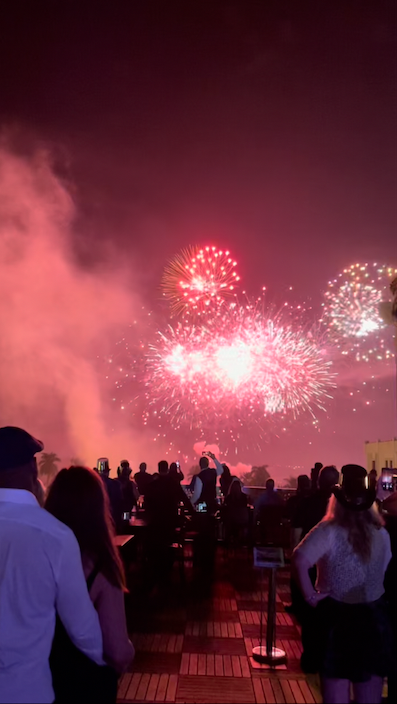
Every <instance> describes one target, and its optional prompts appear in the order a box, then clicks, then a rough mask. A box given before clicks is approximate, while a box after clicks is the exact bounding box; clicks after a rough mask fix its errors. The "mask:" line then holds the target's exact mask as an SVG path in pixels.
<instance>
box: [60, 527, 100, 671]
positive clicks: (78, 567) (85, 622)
mask: <svg viewBox="0 0 397 704" xmlns="http://www.w3.org/2000/svg"><path fill="white" fill-rule="evenodd" d="M56 581H57V596H56V610H57V613H58V616H59V618H60V619H61V621H62V623H63V625H64V627H65V629H66V632H67V634H68V636H69V638H70V639H71V641H72V642H73V643H74V645H75V646H76V648H78V649H79V650H81V651H82V652H83V653H85V655H87V656H88V657H89V658H91V660H94V662H96V663H97V664H98V665H104V664H105V663H104V661H103V657H102V655H103V646H102V632H101V627H100V625H99V619H98V614H97V612H96V611H95V608H94V606H93V604H92V601H91V599H90V596H89V594H88V590H87V585H86V581H85V578H84V573H83V567H82V564H81V555H80V548H79V546H78V543H77V540H76V538H75V537H74V535H73V533H72V532H70V534H67V535H66V536H65V539H64V542H63V546H62V554H61V556H60V564H59V572H58V575H57V576H56Z"/></svg>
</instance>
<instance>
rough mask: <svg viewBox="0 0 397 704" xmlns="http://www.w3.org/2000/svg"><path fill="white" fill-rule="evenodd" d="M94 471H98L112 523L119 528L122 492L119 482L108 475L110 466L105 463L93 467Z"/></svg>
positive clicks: (121, 513)
mask: <svg viewBox="0 0 397 704" xmlns="http://www.w3.org/2000/svg"><path fill="white" fill-rule="evenodd" d="M94 471H95V472H98V474H99V476H100V478H101V479H102V481H103V483H104V485H105V488H106V491H107V494H108V497H109V502H110V512H111V514H112V518H113V523H114V525H115V527H116V530H120V528H121V523H122V515H123V494H122V491H121V486H120V483H119V482H118V481H117V480H116V479H111V478H110V477H109V473H110V468H109V465H106V466H105V467H104V468H102V469H99V470H98V469H96V468H94Z"/></svg>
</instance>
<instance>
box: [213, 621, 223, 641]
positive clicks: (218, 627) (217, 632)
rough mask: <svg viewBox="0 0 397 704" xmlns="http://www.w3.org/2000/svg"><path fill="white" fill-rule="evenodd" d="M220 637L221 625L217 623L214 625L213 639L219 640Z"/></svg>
mask: <svg viewBox="0 0 397 704" xmlns="http://www.w3.org/2000/svg"><path fill="white" fill-rule="evenodd" d="M221 636H222V630H221V624H220V623H219V621H215V623H214V638H220V637H221Z"/></svg>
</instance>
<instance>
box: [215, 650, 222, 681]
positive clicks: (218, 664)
mask: <svg viewBox="0 0 397 704" xmlns="http://www.w3.org/2000/svg"><path fill="white" fill-rule="evenodd" d="M215 674H216V676H217V677H223V660H222V655H217V654H216V655H215Z"/></svg>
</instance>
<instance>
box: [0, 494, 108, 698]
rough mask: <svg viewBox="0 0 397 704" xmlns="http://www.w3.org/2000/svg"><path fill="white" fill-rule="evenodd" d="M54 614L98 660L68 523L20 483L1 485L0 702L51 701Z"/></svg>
mask: <svg viewBox="0 0 397 704" xmlns="http://www.w3.org/2000/svg"><path fill="white" fill-rule="evenodd" d="M56 613H58V614H59V616H60V618H61V620H62V622H63V625H64V626H65V628H66V631H67V632H68V634H69V636H70V638H71V640H72V641H73V643H74V644H75V645H76V646H77V647H78V648H79V649H80V650H82V651H83V652H84V653H85V654H86V655H88V656H89V657H90V658H92V660H94V661H95V662H97V663H98V664H99V665H102V664H103V660H102V634H101V630H100V626H99V621H98V616H97V613H96V611H95V609H94V607H93V605H92V603H91V600H90V597H89V594H88V591H87V587H86V582H85V578H84V573H83V568H82V564H81V557H80V549H79V546H78V544H77V541H76V538H75V536H74V535H73V533H72V531H71V530H70V529H69V528H68V527H67V526H65V525H64V524H63V523H61V522H60V521H58V520H57V519H56V518H54V516H52V515H51V514H50V513H48V512H47V511H45V510H44V509H42V508H40V506H39V505H38V503H37V501H36V499H35V497H34V496H33V494H31V493H30V492H29V491H24V490H22V489H0V702H1V703H7V704H11V703H12V704H14V703H20V702H23V704H35V703H37V702H43V703H47V702H48V703H49V702H53V701H54V691H53V688H52V680H51V671H50V667H49V662H48V659H49V655H50V651H51V645H52V640H53V637H54V629H55V617H56Z"/></svg>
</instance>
